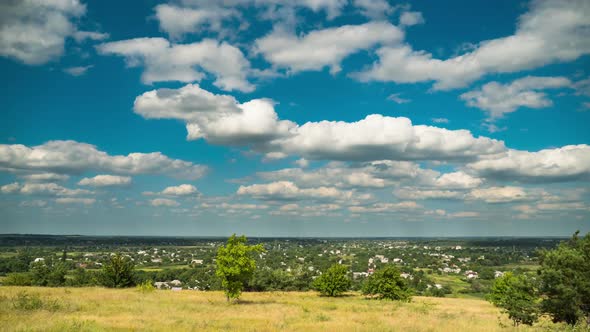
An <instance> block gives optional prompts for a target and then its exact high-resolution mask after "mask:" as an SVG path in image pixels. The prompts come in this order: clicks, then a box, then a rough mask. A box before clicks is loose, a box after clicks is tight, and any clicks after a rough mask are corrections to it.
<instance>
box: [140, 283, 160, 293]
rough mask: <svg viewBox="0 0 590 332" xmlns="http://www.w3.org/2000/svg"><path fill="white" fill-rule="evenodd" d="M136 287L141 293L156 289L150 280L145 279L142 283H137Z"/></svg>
mask: <svg viewBox="0 0 590 332" xmlns="http://www.w3.org/2000/svg"><path fill="white" fill-rule="evenodd" d="M136 288H137V290H138V291H140V292H142V293H151V292H153V291H155V290H156V287H154V284H152V281H151V280H146V281H144V282H142V283H139V284H137V286H136Z"/></svg>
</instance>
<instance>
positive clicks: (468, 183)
mask: <svg viewBox="0 0 590 332" xmlns="http://www.w3.org/2000/svg"><path fill="white" fill-rule="evenodd" d="M482 182H483V180H482V179H480V178H476V177H473V176H471V175H469V174H466V173H465V172H461V171H459V172H452V173H445V174H443V175H441V176H440V177H439V178H438V179H436V181H435V183H434V185H435V186H436V187H442V188H446V189H470V188H475V187H478V186H479V185H481V184H482Z"/></svg>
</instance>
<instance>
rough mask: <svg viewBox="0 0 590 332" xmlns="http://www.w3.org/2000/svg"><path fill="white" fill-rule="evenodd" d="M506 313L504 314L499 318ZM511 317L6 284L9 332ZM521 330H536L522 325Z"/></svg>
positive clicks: (354, 301)
mask: <svg viewBox="0 0 590 332" xmlns="http://www.w3.org/2000/svg"><path fill="white" fill-rule="evenodd" d="M499 317H501V318H499ZM501 323H502V324H506V325H508V326H510V321H509V320H508V319H507V318H506V317H505V316H503V315H501V314H500V312H499V311H498V310H497V309H496V308H494V307H493V306H492V305H490V304H489V303H487V302H485V301H482V300H473V299H455V298H425V297H415V298H414V299H413V301H412V303H396V302H390V301H376V300H366V299H364V298H363V297H361V296H359V295H357V294H351V295H350V296H345V297H340V298H323V297H319V296H317V295H316V294H315V293H312V292H307V293H283V292H278V293H244V294H243V296H242V299H241V302H240V304H237V305H236V304H227V303H226V302H225V299H224V296H223V294H222V293H220V292H198V291H186V290H184V291H179V292H174V291H154V292H149V293H142V292H140V291H138V290H136V289H104V288H36V287H0V330H2V331H21V330H26V331H29V330H30V331H102V330H118V331H127V330H141V331H207V330H227V331H285V330H291V331H307V332H309V331H317V330H325V331H453V332H457V331H506V330H510V328H508V329H507V328H506V327H505V328H502V326H501V325H500V324H501ZM519 330H529V328H520V329H519Z"/></svg>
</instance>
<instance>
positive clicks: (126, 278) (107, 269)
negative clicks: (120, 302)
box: [101, 253, 135, 288]
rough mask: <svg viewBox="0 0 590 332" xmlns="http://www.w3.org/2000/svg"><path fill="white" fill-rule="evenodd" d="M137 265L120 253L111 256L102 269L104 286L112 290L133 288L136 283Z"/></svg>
mask: <svg viewBox="0 0 590 332" xmlns="http://www.w3.org/2000/svg"><path fill="white" fill-rule="evenodd" d="M134 268H135V264H134V263H133V261H132V260H131V259H130V258H129V257H126V256H123V255H121V254H120V253H118V254H115V255H111V256H110V257H109V260H108V261H107V262H106V263H105V264H104V266H103V267H102V276H101V279H102V280H101V281H102V285H103V286H105V287H110V288H125V287H132V286H133V285H134V284H135V282H134V272H133V269H134Z"/></svg>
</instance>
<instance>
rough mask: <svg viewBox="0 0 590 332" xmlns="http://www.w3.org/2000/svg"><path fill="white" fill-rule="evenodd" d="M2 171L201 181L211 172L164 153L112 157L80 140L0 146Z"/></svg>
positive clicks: (203, 167) (201, 166)
mask: <svg viewBox="0 0 590 332" xmlns="http://www.w3.org/2000/svg"><path fill="white" fill-rule="evenodd" d="M0 169H3V170H4V171H8V172H11V173H17V174H18V173H26V172H39V173H46V172H52V173H57V174H65V175H73V174H82V173H85V172H90V171H106V172H112V173H115V174H157V175H166V176H170V177H176V178H186V179H198V178H200V177H202V176H203V175H204V174H205V172H206V171H207V167H206V166H203V165H197V164H193V163H191V162H188V161H183V160H179V159H170V158H168V157H167V156H165V155H163V154H162V153H160V152H152V153H137V152H135V153H130V154H128V155H126V156H123V155H115V156H112V155H109V154H107V153H106V152H104V151H100V150H98V149H97V148H96V146H94V145H91V144H86V143H79V142H76V141H49V142H47V143H44V144H42V145H37V146H33V147H27V146H25V145H21V144H12V145H7V144H0Z"/></svg>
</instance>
